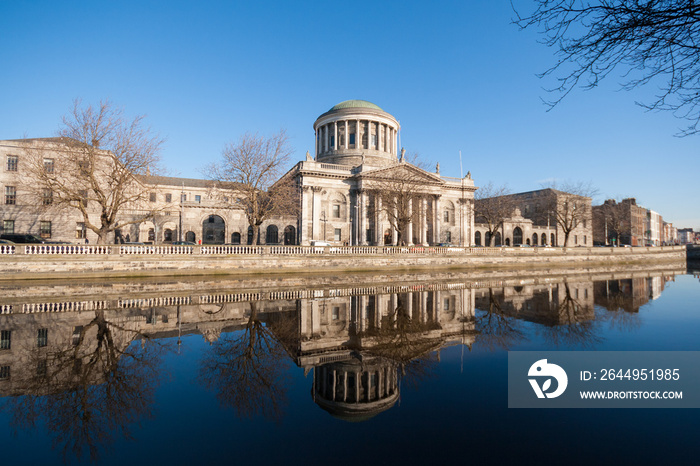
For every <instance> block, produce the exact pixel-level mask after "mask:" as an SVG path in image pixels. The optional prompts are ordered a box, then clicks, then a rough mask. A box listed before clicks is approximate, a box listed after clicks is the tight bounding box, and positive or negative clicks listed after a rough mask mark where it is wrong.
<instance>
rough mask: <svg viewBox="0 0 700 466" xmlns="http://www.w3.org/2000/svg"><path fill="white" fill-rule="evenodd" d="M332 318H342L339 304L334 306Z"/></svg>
mask: <svg viewBox="0 0 700 466" xmlns="http://www.w3.org/2000/svg"><path fill="white" fill-rule="evenodd" d="M331 319H333V320H338V319H340V307H338V306H334V307H333V313H332V314H331Z"/></svg>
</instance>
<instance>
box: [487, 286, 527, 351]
mask: <svg viewBox="0 0 700 466" xmlns="http://www.w3.org/2000/svg"><path fill="white" fill-rule="evenodd" d="M475 314H476V331H477V335H478V338H477V341H478V342H479V344H480V345H482V346H484V347H485V348H486V349H488V350H489V351H494V350H496V349H499V348H503V349H506V350H508V349H510V348H511V347H512V346H514V345H516V344H518V343H520V342H522V341H525V340H526V339H527V338H526V337H525V332H524V331H523V328H522V325H523V323H522V321H520V320H518V319H515V318H514V317H512V316H510V315H507V314H506V312H505V311H504V309H503V306H502V303H501V300H499V299H498V298H497V296H496V295H495V294H494V292H493V288H489V295H488V300H487V301H486V303H485V305H481V306H480V308H479V310H477V312H476V313H475Z"/></svg>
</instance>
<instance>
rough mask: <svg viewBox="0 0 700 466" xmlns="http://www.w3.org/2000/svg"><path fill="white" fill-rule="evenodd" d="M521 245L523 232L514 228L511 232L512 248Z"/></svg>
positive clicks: (518, 228)
mask: <svg viewBox="0 0 700 466" xmlns="http://www.w3.org/2000/svg"><path fill="white" fill-rule="evenodd" d="M519 244H523V230H521V229H520V227H515V229H514V230H513V246H517V245H519Z"/></svg>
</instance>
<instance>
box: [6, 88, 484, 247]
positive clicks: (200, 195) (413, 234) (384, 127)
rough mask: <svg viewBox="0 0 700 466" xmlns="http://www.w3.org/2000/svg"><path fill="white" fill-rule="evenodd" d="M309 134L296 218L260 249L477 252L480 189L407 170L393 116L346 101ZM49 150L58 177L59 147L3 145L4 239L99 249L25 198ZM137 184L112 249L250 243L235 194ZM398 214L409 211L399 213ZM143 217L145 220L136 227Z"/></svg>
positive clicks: (281, 221) (75, 221)
mask: <svg viewBox="0 0 700 466" xmlns="http://www.w3.org/2000/svg"><path fill="white" fill-rule="evenodd" d="M313 127H314V132H315V156H314V157H311V156H310V155H309V154H308V153H307V157H306V160H304V161H301V162H299V163H298V164H296V165H295V166H294V167H293V168H292V169H291V170H290V171H289V172H288V173H287V174H286V175H285V176H286V177H292V178H293V179H294V180H295V181H296V183H297V186H298V187H299V190H300V193H299V203H300V209H299V213H298V215H293V216H292V215H290V216H286V217H276V218H271V219H268V220H266V221H265V222H264V223H263V224H262V225H260V226H259V228H260V232H259V234H260V236H259V241H260V243H262V244H289V245H292V244H311V242H312V241H323V242H328V243H331V244H335V245H397V244H404V245H407V244H421V245H429V244H438V243H454V244H460V245H465V246H470V245H472V244H473V242H474V239H473V238H474V236H473V231H474V216H473V199H474V191H475V190H476V187H475V186H474V182H473V180H472V179H471V175H468V176H467V177H465V178H463V179H459V178H449V177H444V176H442V175H440V173H439V168H437V169H436V171H435V172H429V171H427V170H425V169H423V168H420V167H418V166H416V165H414V164H411V163H409V162H408V161H406V160H405V155H404V151H403V150H399V148H398V142H397V141H398V132H399V129H400V127H399V123H398V120H397V119H396V118H395V117H394V116H392V115H391V114H389V113H387V112H385V111H383V110H382V109H381V108H380V107H378V106H377V105H375V104H372V103H370V102H366V101H362V100H352V101H346V102H342V103H340V104H338V105H336V106H334V107H332V108H331V109H330V110H329V111H327V112H325V113H324V114H322V115H321V116H319V117H318V119H317V120H316V122H315V123H314V125H313ZM63 142H65V141H63ZM48 143H50V144H51V147H52V149H50V150H46V152H45V164H46V163H48V162H46V161H50V162H51V164H50V166H51V169H52V170H53V166H54V165H53V161H56V170H59V167H60V163H58V162H60V161H61V157H64V156H65V154H64V153H63V151H62V150H61V144H62V142H61V141H58V140H52V139H44V140H37V139H32V140H28V139H27V140H9V141H0V159H1V160H2V163H3V166H2V170H0V186H1V188H0V189H2V192H3V194H4V197H3V199H2V204H0V217H1V218H0V221H1V222H2V224H0V228H2V230H1V231H0V233H32V234H35V235H37V236H41V237H42V238H44V239H45V240H47V241H60V242H84V241H86V240H87V241H89V242H96V241H97V239H98V238H97V235H96V234H95V233H94V232H92V231H91V230H90V229H88V228H86V226H85V221H84V220H83V216H82V214H81V213H80V211H79V210H78V209H77V208H65V206H63V207H64V208H62V209H59V208H58V207H57V206H56V205H55V203H52V202H51V193H47V195H46V196H45V199H44V201H45V202H41V200H39V202H37V199H36V196H30V191H31V189H30V187H29V186H28V185H27V183H28V181H27V179H26V176H24V177H23V174H24V175H26V173H27V172H28V170H27V168H28V164H29V162H28V159H29V155H28V150H29V149H30V148H31V147H33V146H36V145H37V144H48ZM46 147H48V146H46ZM106 156H107V157H108V154H106ZM29 183H31V181H30V182H29ZM135 183H137V184H139V185H140V186H139V188H140V189H141V190H145V193H144V195H142V196H140V197H139V199H138V201H134V202H132V203H131V204H130V205H129V206H128V208H124V209H122V210H121V211H120V213H119V223H120V224H123V226H122V227H121V228H119V229H118V230H116V231H114V232H113V233H111V234H110V235H109V237H108V242H116V243H118V242H144V243H171V242H173V241H191V242H194V243H200V244H226V243H230V244H250V243H251V242H252V239H253V229H252V227H251V226H250V225H249V223H248V220H247V217H246V215H245V211H244V210H243V208H242V207H241V206H240V204H241V203H240V202H239V201H240V193H237V192H236V189H235V186H229V187H227V188H222V187H220V185H218V184H215V183H213V182H210V181H207V180H201V179H192V178H175V177H164V176H151V175H144V176H138V177H136V181H135ZM87 198H88V196H86V200H85V205H86V209H87V210H88V213H89V220H90V222H91V223H93V224H99V219H100V215H101V211H100V209H99V208H98V205H97V203H95V202H92V201H90V202H88V201H87ZM394 201H396V202H394ZM402 201H406V202H402ZM391 206H393V207H391ZM403 207H406V208H407V209H408V210H407V211H406V212H402V210H405V209H403ZM397 213H398V214H399V215H395V214H397ZM144 217H148V218H146V219H144V220H140V221H136V220H137V219H140V218H144Z"/></svg>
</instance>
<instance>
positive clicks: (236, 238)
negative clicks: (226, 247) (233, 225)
mask: <svg viewBox="0 0 700 466" xmlns="http://www.w3.org/2000/svg"><path fill="white" fill-rule="evenodd" d="M231 244H241V234H240V233H238V232H236V233H231Z"/></svg>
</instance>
